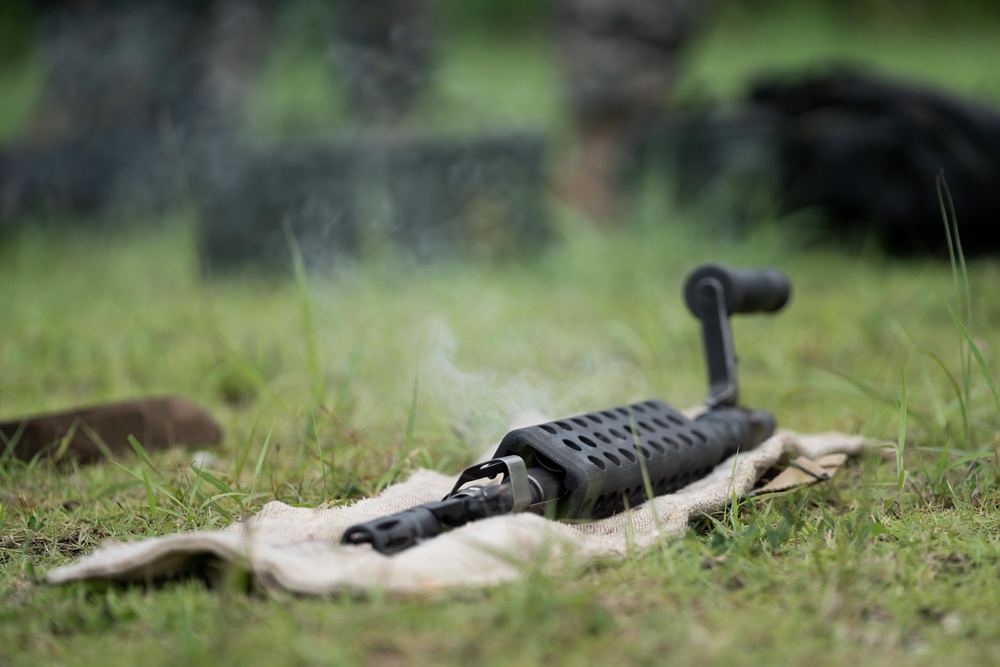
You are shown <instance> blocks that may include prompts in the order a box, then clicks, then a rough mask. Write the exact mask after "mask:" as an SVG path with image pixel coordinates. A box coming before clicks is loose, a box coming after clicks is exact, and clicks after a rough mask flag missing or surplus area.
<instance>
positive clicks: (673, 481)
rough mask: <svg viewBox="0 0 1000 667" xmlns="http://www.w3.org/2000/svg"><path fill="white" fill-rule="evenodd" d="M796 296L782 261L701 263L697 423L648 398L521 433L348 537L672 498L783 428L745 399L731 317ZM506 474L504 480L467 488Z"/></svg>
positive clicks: (580, 515) (594, 512)
mask: <svg viewBox="0 0 1000 667" xmlns="http://www.w3.org/2000/svg"><path fill="white" fill-rule="evenodd" d="M790 294H791V284H790V283H789V281H788V278H787V276H785V274H784V273H782V272H781V271H779V270H777V269H763V270H754V269H730V268H726V267H724V266H720V265H718V264H705V265H702V266H700V267H698V268H697V269H695V270H694V271H693V272H692V273H691V274H690V275H689V276H688V278H687V280H686V282H685V286H684V297H685V300H686V302H687V305H688V308H689V309H690V310H691V312H692V313H693V314H694V316H695V317H697V318H698V319H699V320H701V325H702V340H703V342H704V345H705V356H706V361H707V365H708V378H709V392H708V398H707V399H706V400H705V403H706V405H707V407H708V410H706V411H705V412H704V413H702V414H701V415H699V416H698V417H697V418H695V419H689V418H687V417H685V416H684V415H682V414H681V413H680V412H678V411H677V410H674V409H673V408H671V407H669V406H668V405H666V404H664V403H662V402H660V401H656V400H650V401H643V402H641V403H632V404H630V405H623V406H621V407H615V408H610V409H608V410H601V411H598V412H588V413H587V414H583V415H577V416H575V417H568V418H566V419H560V420H558V421H553V422H548V423H546V424H539V425H537V426H530V427H528V428H521V429H517V430H515V431H511V432H510V433H508V434H507V435H506V436H504V438H503V440H502V441H501V442H500V447H499V448H498V449H497V451H496V453H495V454H494V458H493V459H492V460H490V461H487V462H486V463H481V464H477V465H474V466H472V467H470V468H467V469H466V470H465V471H463V472H462V474H461V476H459V478H458V482H457V483H456V484H455V488H454V489H453V490H452V492H451V493H449V494H448V495H447V496H446V497H445V498H444V499H443V500H441V501H438V502H433V503H426V504H424V505H420V506H418V507H414V508H412V509H408V510H404V511H403V512H399V513H397V514H393V515H391V516H387V517H384V518H381V519H376V520H374V521H369V522H367V523H363V524H359V525H356V526H352V527H351V528H349V529H348V530H347V532H345V533H344V536H343V539H342V542H343V543H345V544H371V545H372V547H373V548H374V549H375V550H376V551H379V552H381V553H383V554H394V553H397V552H399V551H402V550H404V549H407V548H409V547H412V546H414V545H416V544H417V543H419V542H420V541H421V540H425V539H429V538H431V537H434V536H436V535H439V534H440V533H442V532H444V531H446V530H450V529H452V528H456V527H458V526H462V525H464V524H466V523H468V522H469V521H475V520H476V519H484V518H487V517H491V516H496V515H499V514H508V513H513V512H535V513H538V514H544V515H546V516H549V517H552V518H555V519H570V520H580V519H599V518H602V517H606V516H610V515H612V514H615V513H617V512H621V511H623V510H624V509H625V508H626V507H635V506H637V505H639V504H641V503H643V502H645V501H646V500H647V499H648V498H649V492H650V491H651V492H652V494H653V495H657V496H659V495H663V494H665V493H670V492H672V491H676V490H677V489H680V488H682V487H684V486H686V485H687V484H689V483H690V482H692V481H694V480H696V479H699V478H701V477H704V476H705V475H707V474H708V473H709V472H711V471H712V469H713V468H715V466H716V465H718V464H719V463H721V462H722V461H724V460H725V459H726V458H728V457H729V456H731V455H733V454H735V453H736V452H738V451H745V450H748V449H751V448H753V447H756V446H757V445H759V444H760V443H761V442H763V441H764V440H766V439H767V438H769V437H770V436H771V435H772V434H773V433H774V430H775V427H776V424H775V419H774V416H773V415H771V414H770V413H769V412H765V411H763V410H752V409H747V408H742V407H738V406H737V405H736V402H737V389H736V356H735V353H734V351H733V342H732V334H731V333H730V329H729V316H730V315H733V314H735V313H754V312H774V311H777V310H780V309H781V308H782V307H783V306H784V305H785V303H786V302H787V301H788V298H789V296H790ZM498 475H503V477H502V479H501V482H500V483H499V484H488V485H481V486H465V485H466V484H468V483H469V482H473V481H479V480H487V479H492V478H495V477H497V476H498ZM647 485H648V486H647Z"/></svg>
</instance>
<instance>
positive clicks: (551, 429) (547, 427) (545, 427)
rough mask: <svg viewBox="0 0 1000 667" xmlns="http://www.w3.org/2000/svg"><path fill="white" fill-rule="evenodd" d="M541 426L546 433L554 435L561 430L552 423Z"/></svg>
mask: <svg viewBox="0 0 1000 667" xmlns="http://www.w3.org/2000/svg"><path fill="white" fill-rule="evenodd" d="M540 428H541V429H542V430H543V431H545V432H546V433H551V434H552V435H555V434H556V433H558V432H559V431H557V430H556V427H555V426H553V425H552V424H542V425H541V427H540Z"/></svg>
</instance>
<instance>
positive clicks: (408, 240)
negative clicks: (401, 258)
mask: <svg viewBox="0 0 1000 667" xmlns="http://www.w3.org/2000/svg"><path fill="white" fill-rule="evenodd" d="M544 147H545V143H544V141H543V140H542V138H541V137H540V136H537V135H533V134H529V133H518V134H493V135H488V136H479V137H469V138H463V139H450V140H449V139H443V138H411V139H408V140H406V141H401V142H396V143H394V144H393V145H390V146H388V147H387V150H386V152H385V154H384V160H385V167H386V177H387V186H388V193H389V202H390V207H391V215H392V220H391V233H392V236H393V239H394V240H395V241H396V243H397V244H398V245H399V247H400V248H402V249H403V250H404V252H406V253H408V254H409V255H410V256H412V257H413V258H415V259H417V260H429V259H432V258H439V257H461V256H473V257H516V256H530V255H531V254H533V251H536V250H538V249H539V248H541V247H542V246H543V245H544V244H545V243H546V242H547V241H548V240H549V237H550V230H549V227H548V224H547V218H546V216H545V213H544V206H543V203H542V199H543V196H544V189H543V185H544V175H543V173H542V166H543V157H544V155H543V153H544Z"/></svg>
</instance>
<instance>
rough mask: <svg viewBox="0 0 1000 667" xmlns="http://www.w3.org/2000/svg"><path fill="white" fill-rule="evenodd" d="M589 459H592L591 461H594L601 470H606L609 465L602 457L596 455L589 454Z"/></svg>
mask: <svg viewBox="0 0 1000 667" xmlns="http://www.w3.org/2000/svg"><path fill="white" fill-rule="evenodd" d="M587 460H588V461H590V462H591V463H593V464H594V465H595V466H597V467H598V468H600V469H601V470H604V469H606V468H607V467H608V466H607V465H606V464H605V463H604V461H602V460H601V459H599V458H597V457H596V456H588V457H587Z"/></svg>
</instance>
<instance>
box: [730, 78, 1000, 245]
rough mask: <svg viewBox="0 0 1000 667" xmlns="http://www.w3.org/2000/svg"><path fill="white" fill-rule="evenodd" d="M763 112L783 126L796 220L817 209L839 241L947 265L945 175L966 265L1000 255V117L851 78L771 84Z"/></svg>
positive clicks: (783, 172)
mask: <svg viewBox="0 0 1000 667" xmlns="http://www.w3.org/2000/svg"><path fill="white" fill-rule="evenodd" d="M750 103H751V105H752V108H754V109H755V110H757V111H758V112H759V111H760V110H764V111H767V112H771V113H773V114H774V122H775V141H776V148H777V161H778V169H779V178H780V186H781V189H782V191H783V193H784V194H783V196H784V201H783V206H784V208H785V210H789V211H791V210H796V209H801V208H815V209H817V210H818V211H819V212H820V213H821V214H822V215H823V217H824V218H826V219H827V220H829V222H830V225H831V226H832V227H833V228H834V230H835V233H836V234H837V236H839V237H841V238H850V237H852V236H865V235H869V234H870V235H873V236H875V237H876V238H877V239H878V240H879V241H880V242H881V244H882V246H883V247H884V248H885V249H886V251H888V252H889V253H892V254H911V253H920V252H930V253H935V254H947V243H946V236H945V228H944V222H943V220H942V216H941V209H940V206H939V200H938V192H937V188H936V179H937V177H938V174H943V175H944V178H945V181H946V182H947V185H948V189H949V190H950V192H951V195H952V197H953V199H954V203H955V213H956V218H957V222H958V227H959V233H960V235H961V240H962V248H963V250H964V251H965V253H966V254H967V255H975V254H981V253H989V252H996V251H998V250H1000V197H998V196H997V184H998V183H1000V114H997V113H996V112H995V111H992V110H989V109H987V108H985V107H983V106H981V105H978V104H975V103H973V102H970V101H965V100H960V99H958V98H957V97H954V96H951V95H947V94H944V93H940V92H935V91H932V90H929V89H927V88H925V87H922V86H919V85H916V84H904V83H899V82H895V81H891V80H888V79H885V78H882V77H880V76H877V75H875V74H868V73H863V72H860V71H856V70H850V69H840V70H838V71H833V72H830V73H825V74H808V75H798V76H777V77H768V78H766V79H763V80H761V81H760V82H758V83H757V84H756V85H755V86H754V87H753V91H752V92H751V94H750Z"/></svg>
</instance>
